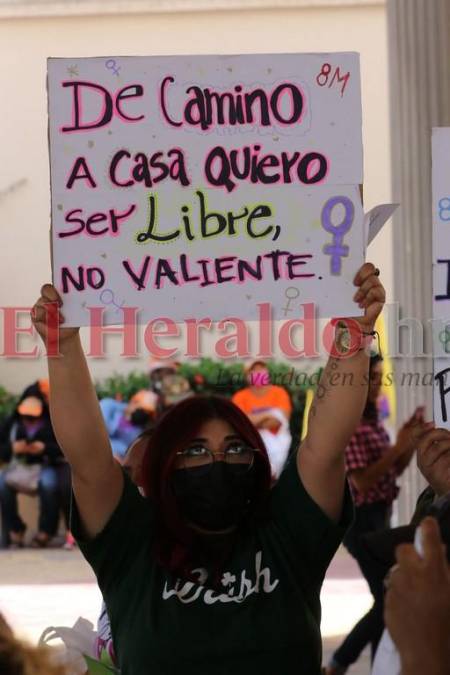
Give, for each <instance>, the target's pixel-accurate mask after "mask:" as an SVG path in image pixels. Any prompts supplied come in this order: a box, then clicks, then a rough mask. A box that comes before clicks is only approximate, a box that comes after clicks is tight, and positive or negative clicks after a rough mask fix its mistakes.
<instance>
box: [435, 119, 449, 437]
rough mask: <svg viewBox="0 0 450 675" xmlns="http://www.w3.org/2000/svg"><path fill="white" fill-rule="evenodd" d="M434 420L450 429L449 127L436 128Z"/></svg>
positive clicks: (438, 424)
mask: <svg viewBox="0 0 450 675" xmlns="http://www.w3.org/2000/svg"><path fill="white" fill-rule="evenodd" d="M432 145H433V147H432V150H433V319H434V321H433V327H434V340H433V342H434V378H435V388H434V419H435V422H436V425H437V426H444V427H447V428H448V429H450V178H449V177H450V128H435V129H433V141H432Z"/></svg>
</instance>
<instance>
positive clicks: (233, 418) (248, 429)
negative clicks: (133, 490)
mask: <svg viewBox="0 0 450 675" xmlns="http://www.w3.org/2000/svg"><path fill="white" fill-rule="evenodd" d="M217 419H220V420H223V421H225V422H227V423H228V424H229V425H230V426H231V427H232V428H233V430H234V431H235V432H236V433H237V434H238V435H239V436H240V437H241V438H242V439H243V440H244V441H245V442H246V443H248V445H249V446H250V447H252V448H255V449H257V450H259V452H257V453H255V463H254V470H255V484H254V485H255V487H254V491H253V495H252V497H251V500H250V504H249V509H248V513H247V514H246V516H247V520H248V517H254V518H257V517H261V516H262V514H263V513H264V507H265V505H266V503H267V499H268V496H269V492H270V486H271V471H270V463H269V458H268V456H267V451H266V448H265V446H264V442H263V440H262V438H261V436H260V435H259V433H258V431H257V429H256V428H255V427H254V426H253V424H252V423H251V422H250V420H249V419H248V417H247V416H246V415H245V414H244V413H243V412H242V411H241V410H240V409H239V408H238V407H237V406H235V405H234V403H232V402H231V401H229V400H228V399H226V398H222V397H220V396H191V397H189V398H187V399H185V400H184V401H181V402H180V403H178V404H177V405H175V406H174V407H173V408H171V409H170V410H169V411H168V412H167V413H166V414H165V415H164V416H163V417H162V418H161V420H160V421H159V422H158V424H157V425H156V427H155V428H154V430H153V433H152V435H151V437H150V439H149V443H148V447H147V451H146V453H145V457H144V461H143V471H142V482H143V488H144V492H145V495H146V497H147V498H149V499H151V500H152V502H153V503H154V505H155V507H156V514H157V523H156V529H157V531H156V541H155V552H156V556H157V559H158V560H159V562H160V563H161V565H163V567H165V568H166V569H167V570H169V571H170V572H172V573H174V574H178V575H181V576H184V577H189V572H190V570H191V569H192V564H193V563H194V561H193V559H192V552H193V541H194V533H193V531H192V530H191V528H189V527H188V525H187V524H186V521H185V520H184V519H183V517H182V514H181V513H180V510H179V506H178V502H177V500H176V498H175V495H174V493H173V490H172V486H171V481H170V475H171V473H172V471H173V467H174V463H175V459H176V453H177V452H179V451H180V450H182V449H183V448H185V447H186V446H187V445H188V443H189V442H190V441H191V440H192V439H193V438H195V436H196V435H197V434H198V431H199V429H200V427H201V426H202V425H203V424H204V423H205V422H208V421H210V420H217Z"/></svg>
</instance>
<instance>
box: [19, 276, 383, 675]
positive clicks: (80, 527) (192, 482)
mask: <svg viewBox="0 0 450 675" xmlns="http://www.w3.org/2000/svg"><path fill="white" fill-rule="evenodd" d="M378 275H379V271H378V270H376V268H375V267H374V266H373V265H372V264H370V263H366V264H364V265H363V266H362V267H361V269H360V270H359V271H358V273H357V275H356V277H355V279H354V285H355V293H354V297H353V300H354V302H355V303H356V304H355V310H356V311H358V310H357V309H356V306H358V307H359V308H360V310H361V312H360V313H361V314H363V316H361V317H360V318H359V319H358V322H359V325H360V327H361V331H362V333H363V334H364V341H363V344H361V345H360V346H359V347H357V349H356V351H352V352H351V353H348V351H349V350H348V339H347V338H348V332H349V331H348V330H344V331H343V330H339V331H338V330H336V350H337V352H338V354H342V355H345V357H346V358H345V359H344V358H343V359H341V358H338V356H336V354H335V355H334V356H333V357H331V358H330V360H329V362H328V364H327V366H326V368H325V369H324V371H323V373H322V378H321V391H325V393H326V395H322V396H317V397H316V398H315V400H314V401H313V404H312V406H311V409H310V418H309V424H308V433H307V436H306V438H305V439H304V440H303V441H302V444H301V446H300V448H299V450H298V452H297V453H295V455H293V456H292V461H290V462H288V464H287V466H286V468H285V470H284V471H283V472H282V474H281V476H280V478H279V480H278V481H277V482H276V483H275V484H274V485H273V486H272V477H271V470H270V464H269V461H268V456H267V451H266V448H265V446H264V443H263V441H262V438H261V436H260V434H259V432H258V430H257V429H256V428H255V426H254V425H253V424H252V423H251V421H250V420H249V419H248V417H247V416H246V415H245V414H244V413H243V412H242V411H241V410H240V409H239V408H238V407H237V406H235V405H234V404H233V403H231V402H230V401H228V400H226V399H221V398H219V397H204V396H192V397H190V398H186V399H185V400H184V401H182V402H180V403H178V404H177V405H175V406H174V407H173V408H172V409H171V410H169V411H168V412H167V413H166V414H165V415H164V416H163V417H162V418H161V419H160V421H159V422H158V423H157V425H156V426H155V428H154V430H153V433H152V436H151V438H150V440H149V446H148V449H147V451H146V453H145V458H144V465H143V471H142V474H143V485H144V491H145V498H143V497H142V496H141V495H140V494H139V492H138V491H137V490H136V487H135V486H134V485H133V483H132V482H131V480H130V479H129V478H128V476H127V475H126V473H124V471H123V469H122V467H121V466H120V464H119V463H118V462H117V461H116V460H115V459H114V457H113V454H112V451H111V446H110V443H109V439H108V435H107V432H106V429H105V425H104V422H103V418H102V415H101V411H100V408H99V404H98V400H97V397H96V394H95V389H94V387H93V385H92V379H91V376H90V373H89V370H88V367H87V363H86V359H85V357H84V354H83V350H82V346H81V341H80V336H79V329H78V328H76V327H64V316H63V314H62V309H63V308H62V305H63V303H62V300H61V298H60V297H59V295H58V293H57V291H56V289H55V288H54V287H53V286H51V285H50V284H48V285H45V286H43V288H42V290H41V297H40V298H39V299H38V301H37V303H36V304H35V306H34V308H33V310H32V313H31V316H32V320H33V324H34V326H35V327H36V329H37V331H38V332H39V334H40V336H41V337H42V339H43V341H44V343H45V344H48V343H49V341H53V339H54V338H55V337H56V336H55V335H54V334H53V331H54V329H52V328H50V325H51V326H54V325H55V324H56V325H58V324H62V325H61V327H60V329H59V331H58V333H59V335H58V337H59V352H60V357H58V358H52V357H49V358H48V367H49V376H50V387H51V390H52V392H53V393H54V396H52V399H51V416H52V421H53V425H54V428H55V433H56V436H57V438H58V440H59V441H60V443H61V447H62V448H63V450H64V453H65V455H66V457H67V459H68V461H69V462H70V464H71V467H72V474H73V494H74V501H73V512H72V529H73V531H74V534H75V535H76V538H77V541H78V543H79V546H80V549H81V551H82V553H83V555H84V556H85V557H86V559H87V560H88V562H89V563H90V565H91V566H92V568H93V570H94V572H95V574H96V576H97V580H98V583H99V586H100V589H101V591H102V594H103V597H104V598H105V601H106V606H107V608H108V613H109V616H110V619H111V627H112V634H113V638H114V647H115V652H116V656H117V662H118V667H119V669H120V671H121V674H122V675H148V674H149V673H151V674H152V675H168V674H171V673H176V672H178V671H180V670H182V671H183V673H184V675H194V673H195V675H224V674H225V673H227V674H228V673H233V675H248V673H255V672H257V673H258V674H259V675H269V674H270V675H273V673H282V674H283V675H294V674H295V675H319V673H320V667H321V657H322V653H321V652H322V645H321V636H320V615H321V608H320V591H321V587H322V583H323V579H324V576H325V572H326V569H327V567H328V565H329V563H330V561H331V559H332V558H333V556H334V554H335V552H336V550H337V548H338V546H339V543H340V541H341V540H342V537H343V534H344V532H345V531H346V529H347V528H348V526H349V523H350V521H351V517H352V504H351V499H350V495H349V493H348V489H347V486H346V479H345V469H344V461H343V455H344V450H345V447H346V446H347V444H348V442H349V439H350V437H351V435H352V433H353V431H354V429H355V427H356V425H357V423H358V421H359V419H360V417H361V414H362V411H363V408H364V404H365V398H366V394H367V380H366V377H367V373H368V365H369V357H368V355H367V352H366V347H367V346H368V342H370V343H371V342H372V341H373V329H374V324H375V321H376V319H377V317H378V315H379V314H380V312H381V310H382V308H383V304H384V300H385V292H384V288H383V286H382V284H381V282H380V280H379V278H378ZM49 314H50V317H51V324H47V317H48V316H49ZM343 333H346V336H344V335H343ZM344 375H345V377H344ZM336 377H337V380H338V381H339V382H340V384H339V386H335V380H336ZM353 382H357V383H358V385H356V386H355V385H354V384H353Z"/></svg>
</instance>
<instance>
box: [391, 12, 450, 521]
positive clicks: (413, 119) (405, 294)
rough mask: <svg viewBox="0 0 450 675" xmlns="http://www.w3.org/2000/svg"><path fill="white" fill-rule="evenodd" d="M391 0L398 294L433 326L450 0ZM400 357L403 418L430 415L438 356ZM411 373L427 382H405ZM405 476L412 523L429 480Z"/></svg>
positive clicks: (448, 92)
mask: <svg viewBox="0 0 450 675" xmlns="http://www.w3.org/2000/svg"><path fill="white" fill-rule="evenodd" d="M387 5H388V13H387V16H388V24H389V26H388V32H389V59H390V87H391V124H392V126H391V136H392V142H391V149H392V175H393V199H394V200H395V201H398V202H400V203H401V209H400V210H399V212H398V214H397V215H396V217H395V219H394V230H393V231H394V247H395V248H394V266H395V269H394V297H395V298H396V299H397V300H398V301H399V303H400V312H401V314H402V316H403V317H411V318H416V319H419V320H420V321H421V322H423V324H424V325H427V322H428V320H429V319H430V318H431V316H432V304H431V303H432V280H431V255H432V253H431V252H432V220H431V208H432V207H431V129H432V127H433V126H450V49H449V42H450V39H449V36H450V0H388V3H387ZM428 325H429V324H428ZM408 332H409V331H407V330H406V329H402V330H401V333H403V335H401V333H400V335H401V337H400V341H399V345H400V351H401V353H402V354H405V353H406V352H408V345H409V341H410V337H409V336H408ZM430 336H431V333H430V328H428V330H427V331H426V335H425V345H424V351H425V352H427V351H430V350H431V337H430ZM394 363H395V368H396V382H397V399H398V421H399V423H402V422H403V421H404V420H405V419H406V417H407V416H408V415H410V414H411V413H412V411H413V410H414V408H415V406H416V405H420V404H421V403H423V402H425V403H426V405H427V412H428V414H429V415H430V414H431V410H432V407H431V404H432V398H431V393H432V388H431V386H430V377H429V376H428V377H427V373H431V370H432V362H431V359H430V358H427V357H423V356H422V357H420V356H419V355H416V356H414V357H406V356H403V357H401V358H397V359H395V361H394ZM408 372H410V373H418V374H419V378H420V381H421V382H422V383H423V381H424V378H425V382H427V383H428V384H427V385H425V386H424V385H423V384H419V385H418V386H417V385H416V384H415V383H414V384H412V385H408V384H404V385H403V386H401V382H402V378H403V377H404V374H405V373H408ZM417 379H418V377H417V376H415V380H417ZM415 380H414V382H415ZM408 381H409V380H408V379H407V380H406V382H408ZM404 382H405V381H404ZM402 483H403V485H402V493H401V497H400V500H399V511H398V515H399V519H400V521H401V522H405V521H406V520H407V519H408V518H409V517H410V515H411V512H412V509H413V507H414V504H415V501H416V499H417V496H418V493H419V492H420V490H421V488H422V486H423V481H422V479H421V477H420V475H419V474H418V471H417V470H416V468H415V463H414V466H412V467H411V468H410V469H409V470H408V471H407V473H406V474H405V478H404V480H403V481H402Z"/></svg>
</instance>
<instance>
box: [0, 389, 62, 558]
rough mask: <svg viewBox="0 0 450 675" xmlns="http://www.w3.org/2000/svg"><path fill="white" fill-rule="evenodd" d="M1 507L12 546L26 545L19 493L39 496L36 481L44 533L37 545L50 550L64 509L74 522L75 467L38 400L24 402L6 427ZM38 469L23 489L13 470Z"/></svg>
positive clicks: (0, 455) (0, 448)
mask: <svg viewBox="0 0 450 675" xmlns="http://www.w3.org/2000/svg"><path fill="white" fill-rule="evenodd" d="M0 462H2V463H6V465H7V466H6V467H5V468H4V470H3V471H2V472H0V509H1V515H2V527H3V541H4V543H5V544H8V543H9V544H10V546H11V547H14V548H20V547H22V546H23V544H24V535H25V529H26V526H25V524H24V522H23V520H22V519H21V517H20V515H19V511H18V503H17V493H18V492H20V491H24V492H29V493H33V491H34V490H33V485H32V484H31V482H32V479H35V480H36V482H37V484H36V486H35V492H36V493H37V494H38V497H39V530H38V532H37V534H36V535H35V537H34V538H33V540H32V545H33V546H35V547H44V546H46V545H47V544H48V542H49V541H50V539H51V538H52V537H53V536H54V535H55V534H56V530H57V527H58V518H59V510H60V506H63V508H64V510H65V512H66V516H67V519H68V510H69V502H70V469H69V466H68V464H67V462H66V461H65V460H64V457H63V455H62V453H61V451H60V449H59V446H58V443H57V442H56V439H55V436H54V433H53V429H52V425H51V421H50V417H49V415H48V411H47V410H46V406H45V404H44V403H43V401H42V400H41V399H39V398H37V397H34V396H28V397H26V398H24V399H22V400H21V401H20V402H19V404H18V405H17V408H16V410H15V411H14V413H13V414H12V415H11V416H10V417H9V418H7V419H6V420H5V421H4V422H3V424H2V425H0ZM20 465H23V466H27V467H30V466H38V467H39V468H40V470H39V471H38V472H36V474H35V475H34V476H30V484H29V485H28V486H27V488H26V489H22V487H21V486H20V485H18V484H17V479H16V480H15V479H14V473H13V471H12V467H14V466H15V467H17V466H20Z"/></svg>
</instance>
